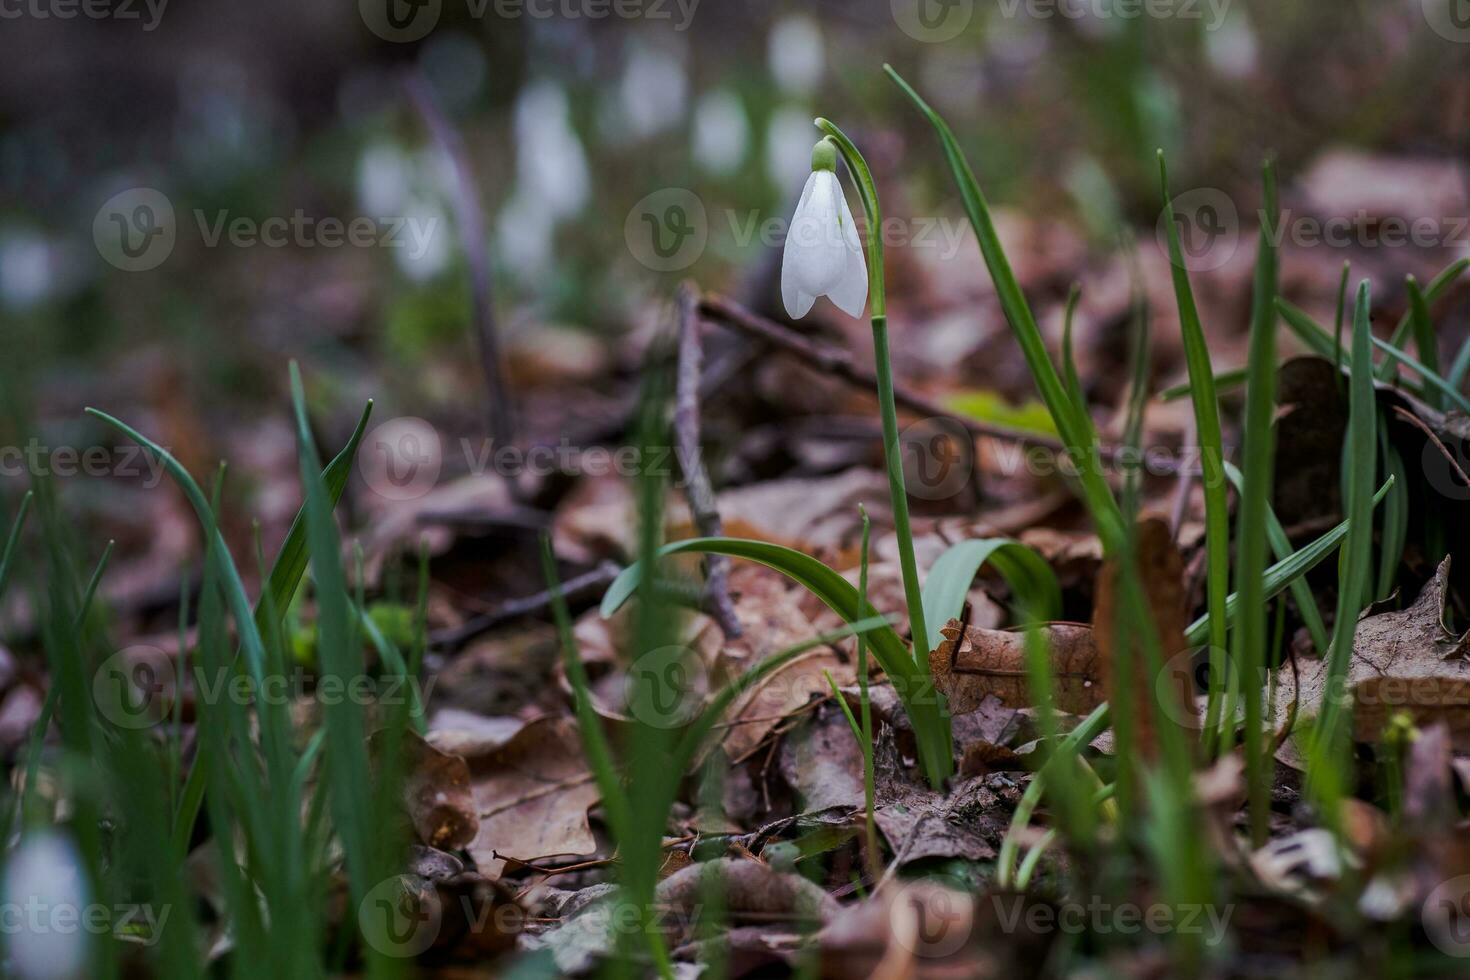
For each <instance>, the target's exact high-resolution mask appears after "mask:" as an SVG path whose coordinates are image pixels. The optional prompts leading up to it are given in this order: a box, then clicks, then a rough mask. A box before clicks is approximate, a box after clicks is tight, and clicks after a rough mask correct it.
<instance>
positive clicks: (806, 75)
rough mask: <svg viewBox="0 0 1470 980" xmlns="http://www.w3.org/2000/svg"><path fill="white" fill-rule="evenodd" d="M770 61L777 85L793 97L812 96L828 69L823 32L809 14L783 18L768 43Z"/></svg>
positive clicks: (772, 75) (767, 54)
mask: <svg viewBox="0 0 1470 980" xmlns="http://www.w3.org/2000/svg"><path fill="white" fill-rule="evenodd" d="M766 61H767V62H768V63H769V65H770V68H771V77H772V78H774V79H775V80H776V84H777V85H779V86H781V88H783V89H785V90H786V91H787V92H789V93H791V94H792V95H806V94H808V93H809V92H811V91H812V90H813V89H815V88H816V87H817V83H818V82H819V81H821V80H822V71H823V69H824V68H825V67H826V56H825V54H824V52H823V50H822V29H821V28H820V27H818V26H817V22H816V21H815V20H813V19H812V18H811V17H808V16H807V15H805V14H793V15H791V16H789V17H783V18H781V19H780V20H779V21H777V22H776V26H775V27H773V28H771V35H770V37H769V38H768V39H767V41H766Z"/></svg>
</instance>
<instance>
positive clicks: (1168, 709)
mask: <svg viewBox="0 0 1470 980" xmlns="http://www.w3.org/2000/svg"><path fill="white" fill-rule="evenodd" d="M1134 548H1135V549H1136V551H1135V553H1136V555H1137V557H1138V578H1139V584H1140V586H1141V587H1142V589H1143V596H1144V600H1145V601H1146V602H1147V603H1148V609H1149V613H1150V616H1151V618H1152V619H1153V623H1154V629H1155V630H1156V633H1157V637H1158V641H1159V649H1158V653H1159V662H1160V663H1161V664H1162V663H1167V662H1168V661H1169V659H1170V658H1171V657H1173V656H1174V655H1175V654H1178V653H1180V652H1181V651H1183V650H1185V649H1187V646H1188V645H1187V644H1186V643H1185V641H1184V629H1185V626H1186V624H1187V622H1188V619H1187V609H1188V606H1187V603H1186V601H1185V594H1184V590H1185V577H1184V559H1183V558H1181V557H1180V555H1179V549H1178V548H1176V547H1175V546H1174V537H1173V535H1172V534H1171V533H1170V531H1169V525H1168V523H1167V522H1166V521H1164V520H1162V519H1161V518H1158V517H1144V518H1141V519H1140V520H1139V522H1138V528H1137V534H1136V537H1135V539H1134ZM1119 574H1120V569H1119V567H1118V563H1117V561H1116V560H1109V561H1106V562H1104V563H1103V567H1102V573H1101V575H1099V576H1098V583H1097V599H1096V604H1095V605H1094V607H1093V612H1092V627H1093V641H1094V643H1095V644H1096V646H1097V650H1098V654H1099V657H1098V667H1097V669H1098V670H1099V671H1101V672H1102V674H1103V677H1104V679H1105V682H1104V686H1105V687H1106V689H1107V692H1108V695H1107V696H1108V700H1110V701H1113V702H1114V703H1116V699H1117V691H1116V685H1117V684H1118V683H1119V679H1118V677H1117V674H1118V673H1119V672H1118V671H1116V670H1114V669H1113V666H1112V665H1113V664H1115V663H1116V662H1117V661H1118V660H1119V659H1121V658H1120V657H1119V651H1118V650H1117V648H1116V647H1117V642H1118V639H1119V634H1120V629H1119V625H1118V624H1119V620H1120V616H1119V609H1118V604H1119V602H1120V600H1121V593H1120V591H1119V589H1120V583H1119V581H1118V576H1119ZM1122 621H1123V622H1127V620H1126V619H1123V620H1122ZM1135 628H1136V627H1135ZM1130 645H1131V647H1132V649H1131V651H1130V656H1129V661H1130V664H1131V669H1130V671H1129V675H1130V676H1129V679H1128V680H1127V683H1128V685H1129V687H1130V693H1131V694H1132V701H1133V711H1134V719H1135V721H1136V724H1137V729H1136V737H1137V745H1138V750H1139V751H1140V752H1141V753H1142V755H1143V756H1144V757H1145V758H1149V759H1154V758H1157V757H1158V754H1159V739H1160V738H1164V737H1169V734H1170V730H1171V729H1172V728H1173V727H1174V725H1173V724H1172V723H1171V719H1176V718H1183V717H1186V715H1185V711H1186V707H1185V704H1184V700H1183V698H1182V697H1180V696H1179V692H1178V689H1177V688H1175V686H1174V685H1172V684H1157V683H1155V677H1156V674H1155V672H1154V671H1153V670H1151V669H1150V667H1149V662H1148V658H1147V655H1146V654H1145V651H1144V648H1143V644H1142V643H1141V642H1137V641H1130ZM1156 696H1157V697H1160V698H1165V697H1167V698H1171V699H1172V700H1173V703H1171V704H1167V705H1158V704H1156V701H1155V697H1156ZM1188 710H1192V706H1191V707H1190V708H1189V709H1188ZM1160 711H1162V712H1163V715H1164V717H1163V718H1160V717H1159V716H1158V715H1159V712H1160Z"/></svg>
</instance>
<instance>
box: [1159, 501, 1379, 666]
mask: <svg viewBox="0 0 1470 980" xmlns="http://www.w3.org/2000/svg"><path fill="white" fill-rule="evenodd" d="M1393 486H1394V481H1393V480H1391V479H1390V480H1386V481H1384V484H1383V486H1381V487H1379V488H1378V492H1377V493H1375V494H1374V495H1373V503H1374V504H1379V503H1381V502H1382V501H1383V498H1385V497H1387V496H1388V492H1389V490H1390V489H1392V488H1393ZM1351 527H1352V521H1351V520H1344V521H1342V522H1341V523H1339V524H1337V525H1336V526H1335V527H1333V528H1332V529H1331V530H1329V531H1326V532H1325V533H1323V534H1322V535H1321V536H1320V537H1318V538H1315V539H1313V540H1312V541H1311V542H1310V543H1309V544H1306V545H1303V546H1302V547H1301V548H1299V549H1297V550H1296V551H1294V552H1292V554H1291V557H1290V558H1287V559H1285V560H1283V561H1278V562H1277V563H1276V564H1274V565H1272V566H1271V567H1270V568H1268V569H1266V574H1265V575H1264V576H1262V584H1263V591H1264V593H1265V596H1264V597H1265V598H1266V599H1273V598H1275V597H1276V596H1277V595H1279V594H1280V593H1281V591H1282V590H1283V589H1285V588H1286V587H1287V586H1289V585H1290V584H1291V583H1292V582H1294V581H1295V580H1296V579H1298V578H1300V577H1301V576H1303V575H1305V574H1307V573H1308V572H1310V571H1311V570H1312V569H1314V568H1316V567H1317V566H1318V565H1320V564H1321V563H1322V561H1323V560H1324V559H1326V558H1327V556H1328V555H1330V554H1332V553H1333V551H1335V550H1336V549H1337V546H1338V545H1339V544H1341V543H1342V541H1343V539H1344V538H1346V537H1347V535H1348V531H1349V529H1350V528H1351ZM1239 605H1240V596H1239V594H1237V593H1234V592H1232V593H1230V596H1229V598H1227V599H1226V600H1225V616H1226V618H1227V619H1230V620H1232V621H1233V620H1234V618H1235V613H1236V609H1237V607H1238V606H1239ZM1209 626H1210V614H1209V613H1205V614H1204V615H1203V616H1201V617H1200V618H1199V619H1196V620H1195V621H1194V622H1193V623H1190V624H1189V628H1188V629H1187V630H1185V631H1184V638H1185V640H1186V641H1187V642H1189V643H1191V644H1198V643H1202V642H1204V640H1205V638H1206V637H1207V636H1209Z"/></svg>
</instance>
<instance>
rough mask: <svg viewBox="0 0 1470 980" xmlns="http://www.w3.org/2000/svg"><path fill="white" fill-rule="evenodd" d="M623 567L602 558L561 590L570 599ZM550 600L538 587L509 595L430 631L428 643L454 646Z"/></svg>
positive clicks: (608, 579)
mask: <svg viewBox="0 0 1470 980" xmlns="http://www.w3.org/2000/svg"><path fill="white" fill-rule="evenodd" d="M621 571H622V569H621V568H619V567H618V566H617V565H616V564H614V563H613V562H610V561H608V562H603V563H602V564H601V565H598V566H597V567H596V568H594V569H592V571H590V572H584V573H582V574H581V575H578V576H576V577H575V578H569V579H567V580H566V582H564V583H562V588H561V592H562V594H563V595H565V596H566V597H567V598H568V599H569V600H570V599H575V598H578V597H580V596H582V595H585V594H587V593H590V592H593V591H595V590H598V589H601V588H603V587H605V586H607V585H608V584H609V583H610V582H612V580H613V579H615V578H617V577H618V573H619V572H621ZM550 604H551V592H550V591H541V592H537V593H536V594H534V595H528V596H525V597H524V598H521V599H511V600H509V601H507V602H504V603H502V604H501V605H499V606H497V607H496V608H494V609H492V610H491V611H489V612H487V613H483V614H481V615H479V616H475V617H474V618H473V619H467V620H465V621H464V622H463V623H461V624H460V625H458V626H451V627H449V628H447V629H442V630H438V631H436V632H434V633H430V634H429V645H430V646H432V647H434V648H435V649H439V650H445V649H448V650H456V649H458V648H459V647H461V646H463V645H464V644H465V643H467V642H468V641H470V640H472V639H474V638H475V637H477V636H479V635H480V634H481V633H484V632H485V631H486V630H489V629H492V628H494V627H495V626H498V625H499V624H501V623H504V622H506V621H508V620H512V619H518V618H520V617H521V616H529V615H531V614H532V613H536V612H540V611H541V610H543V609H545V608H546V607H547V606H549V605H550Z"/></svg>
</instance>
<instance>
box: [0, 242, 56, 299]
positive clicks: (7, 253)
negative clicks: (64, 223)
mask: <svg viewBox="0 0 1470 980" xmlns="http://www.w3.org/2000/svg"><path fill="white" fill-rule="evenodd" d="M61 280H62V256H61V255H60V254H59V249H58V248H57V246H56V244H55V243H54V242H52V241H51V240H49V239H48V238H46V237H45V236H44V235H41V234H39V233H37V232H35V231H32V230H30V229H28V228H3V229H0V306H3V307H4V308H5V309H7V310H26V309H29V308H31V307H32V306H35V305H36V304H37V303H41V302H44V301H45V300H47V299H50V298H51V297H52V296H54V295H56V293H58V292H59V291H61V289H62V286H63V283H62V281H61Z"/></svg>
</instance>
